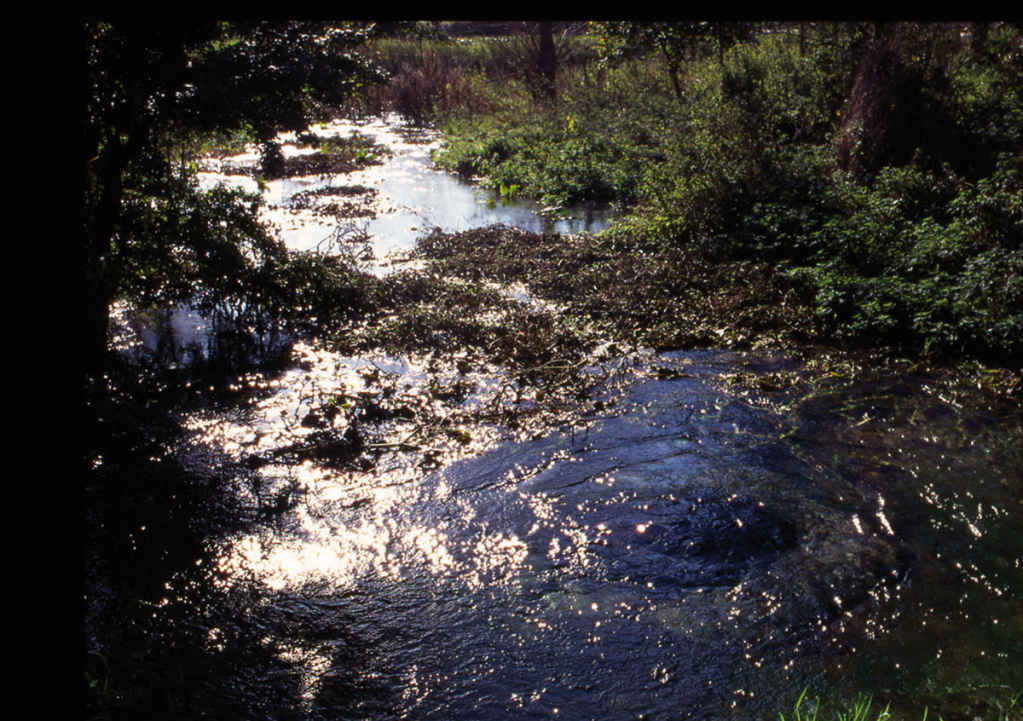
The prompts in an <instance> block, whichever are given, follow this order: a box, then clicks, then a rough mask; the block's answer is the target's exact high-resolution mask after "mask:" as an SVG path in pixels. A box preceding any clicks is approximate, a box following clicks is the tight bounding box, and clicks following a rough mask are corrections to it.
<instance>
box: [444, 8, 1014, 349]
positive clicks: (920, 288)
mask: <svg viewBox="0 0 1023 721" xmlns="http://www.w3.org/2000/svg"><path fill="white" fill-rule="evenodd" d="M690 25H691V24H664V23H661V24H657V23H653V24H651V23H593V24H591V26H590V29H591V40H592V42H593V43H594V47H595V48H596V49H597V51H598V54H599V56H600V57H601V59H602V61H601V63H599V64H596V65H595V66H594V67H593V72H581V71H580V72H577V73H576V74H575V75H574V76H573V78H572V85H571V87H572V89H573V90H572V92H571V93H568V94H566V95H564V96H563V97H562V98H561V101H560V104H559V105H558V106H557V107H556V108H553V109H551V110H549V111H545V110H544V109H541V108H526V107H519V108H518V109H517V112H514V113H507V114H503V115H501V116H500V117H499V116H497V115H494V116H487V117H483V118H481V117H479V116H468V115H466V116H457V115H455V116H451V117H450V118H449V120H448V122H447V123H446V125H445V130H446V134H447V137H448V138H449V142H448V144H447V145H446V147H445V149H444V150H443V151H442V152H441V153H440V154H439V155H438V158H437V159H438V161H439V162H440V163H441V164H442V165H444V166H445V167H448V168H451V169H453V170H457V171H458V172H460V173H462V174H463V175H465V176H467V177H475V178H480V177H482V178H484V179H485V180H484V182H486V183H489V184H491V185H492V187H494V188H495V189H499V188H511V187H516V188H517V189H518V192H519V193H520V194H523V195H528V196H532V197H537V198H540V199H541V200H542V201H543V202H544V203H546V204H555V205H560V204H571V203H576V202H579V201H583V200H600V201H609V202H613V203H617V204H618V205H619V206H621V207H625V208H628V209H629V214H628V216H627V217H626V218H624V219H623V220H622V221H621V222H619V223H618V224H617V227H616V228H615V229H614V231H613V233H610V234H609V237H611V236H612V235H613V237H614V238H616V239H617V240H616V241H615V242H617V243H620V244H623V245H625V246H628V247H635V246H637V245H639V246H646V247H647V248H650V249H653V250H655V251H656V252H659V253H665V252H668V251H670V250H671V249H672V248H684V249H686V252H687V253H690V254H692V253H696V254H697V255H698V256H699V257H700V258H702V259H704V260H708V261H711V262H716V263H726V264H727V263H735V262H754V263H770V264H772V266H773V268H774V269H775V272H776V273H777V275H778V278H779V280H778V281H777V282H778V284H779V285H784V284H785V283H786V282H788V283H794V284H795V285H796V287H798V288H800V289H801V292H802V293H803V298H804V299H805V302H806V303H807V304H808V306H809V308H810V309H811V310H812V313H813V317H814V318H815V320H816V330H815V333H816V334H817V336H818V337H819V338H822V339H832V340H837V341H841V342H849V343H856V344H861V343H866V344H870V345H881V346H884V347H886V348H888V349H889V350H891V351H894V352H898V353H909V354H927V355H932V356H941V357H975V358H982V359H985V360H988V361H991V362H998V363H1010V364H1011V363H1014V362H1016V360H1015V359H1018V358H1019V357H1020V355H1021V352H1023V348H1021V346H1020V338H1021V337H1023V319H1021V316H1020V308H1021V307H1023V298H1021V296H1020V283H1021V280H1020V279H1021V273H1020V264H1021V260H1020V253H1021V249H1020V237H1021V231H1023V227H1021V225H1020V218H1021V211H1020V203H1021V198H1020V164H1021V156H1020V154H1019V152H1020V151H1019V148H1020V145H1021V138H1020V128H1023V115H1021V113H1023V97H1021V95H1020V88H1023V82H1021V81H1023V74H1021V69H1023V51H1021V39H1020V33H1019V30H1018V28H1016V27H1013V26H1011V25H1007V24H999V23H994V24H991V25H990V27H989V28H988V32H987V33H986V35H984V36H983V37H984V39H985V42H984V43H979V42H972V41H971V42H966V41H965V40H964V38H967V39H969V38H973V37H980V35H979V34H978V33H980V30H979V29H978V28H977V27H971V28H966V30H968V32H967V33H965V34H964V33H963V30H964V28H961V27H960V26H953V25H951V24H950V25H936V24H919V25H913V24H905V25H904V26H903V27H902V28H901V37H902V38H903V43H902V45H901V50H902V56H901V57H900V61H899V62H900V64H899V68H900V70H899V73H900V74H899V77H898V78H897V82H896V83H895V101H894V102H895V105H894V107H893V108H891V109H890V115H889V117H890V119H891V120H890V122H891V125H890V127H889V128H888V132H887V134H886V136H885V137H886V141H885V144H884V145H883V146H882V155H881V156H880V162H879V164H878V165H877V169H876V170H875V171H874V172H872V173H869V174H863V175H860V176H856V177H854V176H852V175H848V174H845V173H842V172H838V171H837V167H838V161H837V157H836V155H835V143H834V141H835V137H836V133H837V132H838V131H839V130H840V128H841V123H842V120H843V113H844V112H845V111H846V102H847V99H848V97H849V94H850V91H851V87H852V82H853V73H854V70H855V68H856V66H857V62H858V61H857V57H858V55H857V54H858V53H859V52H861V50H860V48H861V47H863V45H862V43H863V42H864V39H865V38H869V36H870V31H871V29H870V27H867V26H860V25H856V24H835V25H826V24H818V25H813V24H811V25H809V26H806V27H802V28H800V29H799V32H797V28H795V27H794V26H780V27H774V28H769V29H770V32H761V33H759V34H756V35H747V36H745V37H744V36H743V35H742V34H741V33H740V34H739V35H738V36H736V37H735V38H732V39H731V40H730V41H729V42H724V43H722V42H720V40H719V39H717V36H715V35H714V32H713V28H710V27H709V26H708V27H703V26H702V25H700V24H695V25H692V26H690ZM665 62H667V63H668V67H669V74H668V76H670V78H671V80H672V82H665V78H666V77H668V76H666V75H665V73H664V63H665Z"/></svg>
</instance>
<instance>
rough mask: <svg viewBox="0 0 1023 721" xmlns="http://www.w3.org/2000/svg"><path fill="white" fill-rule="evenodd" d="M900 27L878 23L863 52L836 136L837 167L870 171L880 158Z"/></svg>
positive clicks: (895, 78)
mask: <svg viewBox="0 0 1023 721" xmlns="http://www.w3.org/2000/svg"><path fill="white" fill-rule="evenodd" d="M900 41H901V27H900V26H899V25H894V26H892V25H888V24H882V23H879V24H878V25H877V26H876V27H875V29H874V33H873V36H872V37H871V38H870V39H869V40H868V42H867V44H866V48H865V49H864V51H863V54H862V58H861V60H860V63H859V67H858V69H857V71H856V76H855V79H854V80H853V86H852V90H851V91H850V93H849V98H848V99H847V100H846V103H845V108H844V110H843V112H842V126H841V128H839V131H838V134H837V136H836V144H837V151H838V166H839V168H841V169H842V170H846V171H850V172H853V173H863V172H870V171H871V170H874V169H876V167H877V166H878V164H879V163H880V162H881V160H882V155H883V150H884V146H885V140H886V134H887V131H888V126H889V122H890V120H891V113H892V108H893V104H894V100H895V91H896V88H897V87H898V82H899V78H900V76H901V72H902V65H901V59H900V55H899V49H900Z"/></svg>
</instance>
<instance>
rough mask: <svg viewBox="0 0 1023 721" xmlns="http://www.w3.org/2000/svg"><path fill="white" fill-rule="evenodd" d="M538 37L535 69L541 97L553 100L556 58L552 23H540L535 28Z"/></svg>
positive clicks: (555, 89)
mask: <svg viewBox="0 0 1023 721" xmlns="http://www.w3.org/2000/svg"><path fill="white" fill-rule="evenodd" d="M537 32H538V34H539V36H540V38H539V39H540V54H539V57H538V58H537V62H536V67H537V71H538V77H539V80H540V87H541V90H542V92H543V95H544V96H545V97H546V98H547V99H548V100H553V99H554V96H555V94H556V92H557V74H558V56H557V52H556V50H555V47H554V26H553V24H552V23H540V24H539V27H538V28H537Z"/></svg>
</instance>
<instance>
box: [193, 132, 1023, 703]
mask: <svg viewBox="0 0 1023 721" xmlns="http://www.w3.org/2000/svg"><path fill="white" fill-rule="evenodd" d="M348 131H350V129H343V128H341V127H340V126H338V127H337V128H334V129H331V130H330V132H348ZM359 131H360V132H373V133H378V134H379V137H380V138H381V140H382V141H385V142H387V144H389V145H390V146H391V147H392V149H394V150H395V155H394V157H393V158H392V159H390V160H389V161H388V162H386V163H385V164H383V165H380V166H373V167H370V168H368V169H366V170H363V171H359V172H358V173H357V174H354V175H353V176H351V177H347V178H345V179H344V182H345V183H347V184H361V185H365V186H369V187H375V188H377V189H378V191H379V192H378V195H377V198H378V202H379V203H380V204H381V206H380V208H381V212H379V213H378V215H377V217H376V218H375V219H373V220H368V221H366V223H367V227H366V230H367V231H368V232H369V233H370V235H371V236H372V237H373V239H374V241H375V243H376V251H377V256H378V258H385V257H386V254H387V253H388V252H390V251H393V250H401V249H406V248H408V247H410V246H411V244H412V243H413V242H414V240H415V236H416V234H417V233H418V232H421V231H422V230H423V229H426V228H429V227H432V226H440V227H442V228H444V229H446V230H462V229H465V228H467V227H474V226H476V225H484V224H491V223H505V224H508V225H517V226H520V227H526V228H527V229H532V230H542V229H545V228H546V229H552V230H556V231H558V232H578V231H583V230H596V229H599V227H601V224H602V223H603V222H605V220H604V219H603V218H601V217H599V216H592V215H591V216H588V217H582V218H577V219H574V220H562V221H559V222H558V223H557V224H554V225H553V227H552V226H551V224H550V221H547V220H544V219H543V218H542V217H540V216H539V215H538V214H537V213H536V212H535V208H530V207H528V206H502V205H501V204H494V203H488V201H487V199H486V197H485V196H484V195H483V194H482V193H481V192H480V191H478V190H475V189H473V188H471V187H470V186H466V185H464V184H462V183H460V182H458V181H457V180H454V179H452V178H450V177H448V176H447V175H445V174H443V173H440V172H438V171H436V170H433V169H432V168H431V167H430V166H429V162H428V151H429V148H430V145H429V144H424V143H422V142H409V141H407V140H406V139H403V138H402V137H401V136H400V135H398V134H397V133H395V132H394V131H393V130H391V129H390V126H387V125H386V124H383V123H375V124H371V125H363V126H361V127H360V128H359ZM215 179H216V178H215V176H213V175H210V176H208V178H207V181H208V182H213V181H214V180H215ZM323 182H331V181H330V180H329V179H328V180H326V181H325V180H324V179H313V178H310V179H290V180H287V181H280V182H279V183H271V184H270V187H269V189H268V190H267V193H268V194H269V195H270V196H271V197H272V198H273V199H274V202H275V203H276V204H277V205H278V206H279V208H278V210H277V211H275V212H277V213H279V215H278V216H277V217H276V218H275V220H274V222H276V223H277V224H278V225H279V226H280V227H281V229H282V233H283V234H284V236H285V239H286V241H287V242H288V244H289V246H291V247H294V248H311V247H315V246H316V245H317V244H319V243H320V242H321V241H322V240H323V239H324V238H326V237H329V236H330V235H331V233H332V232H334V231H333V229H332V228H330V227H325V226H323V225H322V223H321V222H320V221H318V220H315V219H314V217H313V216H305V215H303V214H302V213H293V212H290V211H288V209H287V207H286V202H285V201H286V198H287V197H288V196H290V195H292V194H294V193H296V192H298V191H300V190H302V189H308V188H310V187H313V186H314V185H315V183H323ZM385 208H386V209H387V210H384V209H385ZM381 267H382V266H381ZM195 320H198V319H195ZM196 326H200V330H201V323H199V322H197V323H195V324H193V326H192V327H193V328H194V327H196ZM183 332H184V331H181V330H180V329H179V334H180V333H183ZM303 352H305V353H307V357H306V361H305V362H304V363H303V364H302V366H301V368H296V369H295V370H293V371H291V372H289V373H288V374H285V376H284V377H283V378H282V379H280V380H279V381H278V384H277V386H276V387H275V389H274V390H273V392H271V393H268V394H267V396H266V397H265V399H264V400H262V401H261V402H260V403H258V404H254V405H252V406H249V407H248V408H246V409H244V410H243V411H234V412H232V414H231V415H230V417H225V416H224V415H219V416H204V417H197V418H194V419H193V420H192V426H191V427H192V429H193V432H194V434H195V442H196V443H200V444H202V443H205V444H209V445H211V446H216V447H217V448H218V449H219V451H220V452H226V453H234V452H238V453H240V452H241V449H243V448H245V449H251V448H252V447H253V445H254V444H255V445H258V444H260V443H267V444H272V443H274V442H277V441H275V439H274V436H275V433H278V432H279V430H278V429H279V428H280V423H281V419H282V418H292V419H294V418H300V417H302V415H303V414H305V413H306V412H307V411H308V407H307V406H308V403H309V399H310V398H314V397H324V396H326V395H329V393H331V392H332V389H335V388H337V387H339V386H343V385H344V384H346V383H348V384H351V383H353V382H354V381H353V380H352V374H353V373H354V372H356V371H357V370H358V368H360V367H364V366H372V367H376V368H377V369H378V370H382V371H384V372H387V373H392V374H394V375H395V376H396V377H399V378H401V379H402V380H401V382H402V383H407V384H415V383H417V382H421V381H422V379H423V376H422V374H421V373H420V372H419V370H418V369H417V367H416V365H415V361H414V360H413V359H401V358H386V357H376V358H358V359H352V358H339V357H336V356H331V355H330V354H329V353H326V352H324V351H321V350H315V349H313V348H310V347H307V348H305V350H304V351H303ZM654 367H656V368H660V369H661V372H653V370H652V369H653V368H654ZM664 369H669V370H670V372H664ZM740 371H741V373H742V374H745V375H746V376H747V377H752V378H758V377H767V376H768V375H769V374H772V373H778V372H786V373H794V374H803V376H804V377H809V376H810V375H811V374H810V372H809V371H807V370H806V369H804V368H802V367H800V366H799V365H798V364H797V363H795V362H794V361H792V360H790V359H786V358H783V357H773V356H767V355H764V354H755V353H749V354H739V353H731V352H725V351H692V352H679V353H670V354H648V355H646V356H644V357H637V358H635V359H632V360H631V361H630V367H629V371H628V373H627V374H626V375H627V379H626V381H621V379H619V382H618V385H616V386H615V387H614V388H610V387H609V388H607V389H606V391H607V392H608V393H609V394H610V393H614V394H616V396H617V397H618V399H619V402H618V403H617V404H616V405H614V406H613V407H614V411H613V413H612V412H607V413H605V414H603V415H598V416H596V417H592V418H589V419H587V423H585V424H580V426H579V427H578V428H575V427H572V428H568V427H566V428H563V429H561V430H558V431H554V432H551V433H548V434H545V435H542V436H540V437H531V438H523V439H515V440H509V438H508V436H507V434H502V433H501V432H500V429H487V428H482V427H481V428H480V429H478V437H477V438H476V439H475V442H474V443H473V444H471V445H470V446H468V447H467V448H465V449H463V451H462V452H461V454H460V456H459V457H456V458H452V459H451V460H450V462H448V463H447V464H446V465H444V466H443V467H442V468H441V469H439V470H436V471H424V470H422V469H420V468H418V467H411V466H409V465H408V464H406V463H404V462H403V461H402V457H401V454H400V453H398V452H396V453H395V454H394V456H393V462H392V463H388V462H387V461H386V459H385V461H383V462H381V463H380V464H378V466H377V467H376V468H374V469H373V470H372V471H370V472H366V473H358V472H352V471H344V472H341V471H336V470H332V469H331V468H330V467H329V466H326V465H324V464H318V463H316V462H315V461H308V460H307V461H305V462H303V463H301V464H294V465H291V466H288V467H286V468H285V467H283V466H281V467H271V468H267V469H266V479H265V480H266V483H267V484H273V483H285V482H287V483H292V484H298V485H299V486H300V487H301V489H302V496H301V498H302V500H301V502H300V503H299V504H297V505H296V506H295V507H294V508H293V509H291V510H290V511H289V512H288V513H287V514H286V515H285V516H283V517H282V519H281V520H280V521H279V522H278V523H276V524H275V525H274V526H273V527H267V528H265V529H262V530H260V531H258V532H251V533H247V534H244V535H239V536H238V537H234V538H231V539H228V541H227V542H226V543H225V545H224V549H223V554H222V563H223V567H224V568H225V569H226V570H227V571H228V572H229V578H231V577H237V578H239V579H240V578H243V577H244V578H256V579H257V580H258V582H259V583H261V584H263V585H264V586H265V588H266V591H267V594H268V597H269V598H271V599H272V603H273V604H274V606H275V607H276V609H277V611H278V612H279V613H280V614H283V615H285V616H287V617H289V618H291V619H293V620H294V626H295V628H302V629H306V632H305V633H304V634H298V633H296V634H295V636H294V637H292V638H282V639H277V642H278V644H279V647H280V648H282V649H284V651H282V653H288V654H290V657H291V658H293V659H299V660H300V665H301V666H302V668H303V673H304V679H303V688H304V689H305V695H304V698H305V703H306V711H307V712H309V713H310V714H314V715H317V716H318V715H322V716H323V717H330V718H365V719H527V718H537V719H541V718H542V719H572V720H575V719H580V720H581V719H601V720H602V721H607V720H617V719H677V718H708V719H709V718H729V717H735V718H768V717H770V718H776V717H777V713H778V711H779V710H781V711H785V712H786V714H788V712H789V710H790V709H791V708H792V703H793V702H794V700H795V697H796V696H797V695H798V693H799V692H800V690H802V689H803V688H804V687H806V686H810V687H811V689H812V691H814V692H832V691H834V692H838V693H852V692H853V691H855V690H859V689H866V690H869V691H872V692H875V693H883V692H887V693H889V694H892V695H893V696H894V697H895V698H900V695H901V698H902V699H903V700H906V701H909V702H910V704H909V708H911V709H914V711H913V713H914V714H919V713H921V712H922V708H917V707H916V706H914V705H913V704H912V702H913V701H914V700H915V699H917V698H922V697H924V696H925V694H926V692H927V691H928V690H935V689H947V688H953V689H955V688H959V687H960V686H962V687H964V688H966V687H968V686H969V684H970V683H971V682H972V680H973V679H980V680H982V681H983V683H984V684H986V685H987V686H989V687H990V694H991V695H992V696H998V698H1002V697H1004V695H1005V694H1004V693H1003V692H1004V691H1005V689H1009V691H1010V692H1011V691H1012V690H1017V691H1018V690H1019V689H1023V662H1021V659H1023V503H1021V499H1023V471H1021V466H1023V462H1021V461H1023V459H1021V457H1020V453H1019V447H1020V445H1019V433H1020V431H1019V428H1018V426H1009V425H1006V422H1005V419H1004V418H1002V417H1001V416H999V415H998V414H996V413H994V412H993V411H991V412H982V411H966V410H965V409H963V408H961V407H960V405H961V403H960V401H961V399H957V397H955V396H953V395H951V394H950V392H949V391H948V390H947V389H943V388H942V387H940V386H932V385H929V384H928V381H926V380H925V379H916V378H912V377H904V376H903V377H898V378H896V377H891V378H880V379H879V378H875V379H874V380H873V381H872V383H871V384H870V385H866V386H860V387H858V386H847V387H844V388H843V389H842V392H841V393H831V394H827V393H823V394H821V395H820V396H818V397H816V398H815V399H814V400H813V402H810V403H798V404H796V403H794V402H793V398H792V397H791V396H789V395H786V392H785V391H784V390H771V389H770V388H768V389H766V390H765V388H766V386H764V385H763V384H761V385H759V386H758V385H757V384H756V383H753V384H752V385H750V384H747V386H744V388H746V389H747V390H745V391H743V392H730V391H729V390H728V388H729V386H728V384H727V382H726V381H727V380H728V379H729V378H731V377H733V376H735V375H736V373H737V372H740ZM491 372H492V374H494V375H499V370H498V369H492V371H491ZM478 385H479V386H480V387H482V388H488V387H493V385H491V386H488V385H487V384H486V383H481V384H478ZM750 388H752V389H753V390H750ZM466 402H480V400H479V398H476V399H475V400H473V399H470V400H468V401H466ZM278 440H279V439H278ZM275 474H276V475H275ZM999 694H1001V696H999Z"/></svg>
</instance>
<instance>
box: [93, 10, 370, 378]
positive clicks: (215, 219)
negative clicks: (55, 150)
mask: <svg viewBox="0 0 1023 721" xmlns="http://www.w3.org/2000/svg"><path fill="white" fill-rule="evenodd" d="M81 33H82V34H81V38H82V52H83V56H84V60H85V104H84V107H83V108H82V113H83V116H82V118H83V121H84V123H83V146H82V157H81V162H82V167H83V170H84V178H85V183H84V187H83V191H84V193H83V206H82V215H81V222H82V225H81V235H80V238H79V243H78V248H77V249H78V253H79V255H78V257H77V260H78V261H79V263H80V267H81V269H82V275H83V283H82V288H81V291H82V293H83V296H84V297H83V303H82V304H81V307H82V312H83V319H82V323H81V325H82V327H83V328H84V329H85V333H86V355H87V356H88V358H89V360H88V361H87V365H88V366H90V367H91V368H92V371H93V372H95V370H96V367H97V366H98V365H100V364H102V356H103V355H104V354H105V350H106V329H107V312H108V306H109V304H110V303H111V301H112V300H113V299H114V298H116V297H118V296H124V295H129V296H133V297H135V299H137V300H140V301H147V300H150V299H153V298H155V297H161V298H165V297H180V296H182V295H185V294H187V293H188V292H190V290H192V289H194V290H196V291H197V292H198V300H199V301H200V302H202V303H203V304H206V305H209V304H211V303H212V304H215V303H216V301H214V300H213V298H214V297H215V296H219V298H220V300H221V301H223V302H224V303H226V304H228V305H234V306H236V307H238V306H239V304H241V305H247V302H243V301H240V300H239V294H243V293H248V291H247V290H245V291H243V289H242V287H243V286H245V285H246V284H247V283H248V282H249V281H250V280H252V279H253V274H254V273H257V274H258V273H259V272H263V271H262V270H259V269H263V268H265V267H266V259H267V258H269V257H272V256H276V254H278V250H277V249H273V248H272V243H271V242H270V241H269V239H268V238H267V237H266V233H265V231H264V230H263V229H262V227H261V226H260V225H259V223H258V222H256V220H255V217H256V215H255V210H254V206H253V204H252V203H253V201H252V199H250V198H245V197H243V196H242V195H240V194H232V193H229V192H227V191H214V192H212V193H201V192H199V190H198V186H197V185H196V184H195V183H193V182H191V177H192V176H194V172H195V164H194V162H191V158H193V157H194V153H195V152H197V150H198V149H200V148H202V147H203V146H204V145H205V144H207V143H208V142H211V141H213V140H223V139H224V138H234V139H237V138H240V137H244V138H245V139H249V140H255V141H257V142H258V143H260V145H261V147H262V151H263V159H264V171H265V172H266V171H271V172H270V173H268V174H272V173H273V172H281V171H282V166H283V157H282V156H281V155H280V148H279V147H278V146H277V144H276V143H275V142H274V137H275V135H276V134H277V132H279V131H281V130H304V129H305V128H306V127H307V126H308V125H309V123H310V122H311V120H312V119H313V118H316V117H319V116H320V115H321V114H323V113H324V112H325V111H324V108H325V107H334V108H336V107H337V105H338V104H339V103H341V102H342V101H343V100H344V99H345V98H347V97H348V96H350V94H351V93H353V92H356V91H357V90H358V89H359V88H360V87H362V86H363V85H364V84H365V83H368V82H370V81H372V80H373V79H374V77H375V76H374V74H373V72H372V68H370V67H368V66H367V65H366V64H365V63H364V62H363V61H362V59H361V58H360V57H359V56H357V55H356V54H354V52H353V49H354V48H355V46H357V45H358V44H359V43H361V42H362V41H363V40H364V37H365V36H364V33H363V30H362V29H361V28H360V27H359V26H356V25H329V24H324V23H313V22H271V21H240V22H218V21H204V22H194V21H166V20H164V21H161V22H159V23H151V22H148V21H130V20H124V21H122V20H119V21H116V22H102V21H89V22H85V23H84V24H83V26H82V28H81ZM249 300H251V298H250V299H249ZM260 304H261V303H257V304H256V305H260Z"/></svg>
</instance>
